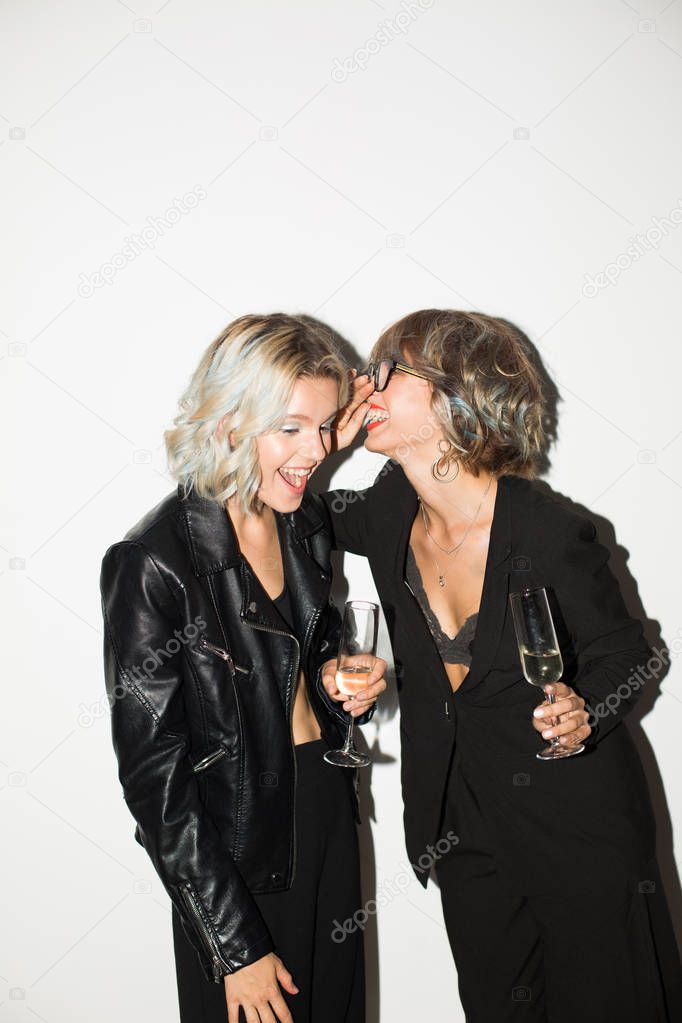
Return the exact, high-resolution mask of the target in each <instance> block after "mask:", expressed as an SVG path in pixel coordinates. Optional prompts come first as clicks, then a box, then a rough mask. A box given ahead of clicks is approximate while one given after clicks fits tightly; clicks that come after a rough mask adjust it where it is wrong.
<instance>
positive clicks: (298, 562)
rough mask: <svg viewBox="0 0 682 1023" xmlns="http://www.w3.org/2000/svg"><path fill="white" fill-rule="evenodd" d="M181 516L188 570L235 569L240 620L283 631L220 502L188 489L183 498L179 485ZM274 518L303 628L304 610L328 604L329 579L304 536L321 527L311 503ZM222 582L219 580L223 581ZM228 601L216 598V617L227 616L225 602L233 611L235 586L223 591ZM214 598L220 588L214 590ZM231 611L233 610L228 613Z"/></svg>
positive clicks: (211, 573)
mask: <svg viewBox="0 0 682 1023" xmlns="http://www.w3.org/2000/svg"><path fill="white" fill-rule="evenodd" d="M178 498H179V499H180V508H181V514H182V516H183V519H184V527H185V534H186V537H187V542H188V546H189V549H190V556H191V560H192V567H193V569H194V573H195V575H197V576H199V577H202V576H214V575H217V574H218V573H222V572H224V571H225V570H226V569H229V568H237V569H239V572H238V575H237V578H238V579H239V585H240V590H241V602H240V604H241V606H240V617H241V618H242V620H243V621H245V622H246V623H247V624H249V625H253V626H255V627H262V628H266V629H275V630H278V631H283V629H282V621H281V619H280V618H279V616H278V615H277V612H276V609H275V608H274V606H273V602H272V600H271V598H270V597H269V596H268V593H267V591H266V590H265V588H264V587H263V585H262V583H261V582H260V580H259V579H258V576H257V575H256V574H255V572H254V571H253V570H252V568H251V566H250V564H249V563H248V561H247V560H246V558H244V557H243V556H242V554H241V552H240V550H239V543H238V540H237V536H236V533H235V530H234V526H233V525H232V520H231V519H230V516H229V515H228V513H227V509H226V508H225V506H224V505H223V504H221V503H220V502H219V501H214V500H212V499H210V498H203V497H200V496H199V495H198V494H197V493H196V491H194V490H192V491H191V492H190V493H189V495H187V497H184V496H183V492H182V485H181V484H180V485H178ZM275 520H276V523H277V530H278V535H279V540H280V548H281V551H282V561H283V567H284V577H285V579H286V580H287V581H288V583H289V586H290V587H291V589H292V590H293V591H294V592H296V594H297V597H298V599H297V600H295V601H294V613H295V614H299V612H303V618H304V619H305V620H300V621H297V622H296V624H297V626H298V627H299V630H300V629H301V628H303V629H305V627H306V626H307V618H308V615H309V612H310V611H311V610H313V609H315V608H317V607H319V606H320V605H321V604H322V603H324V602H326V600H327V591H328V580H329V577H328V575H326V574H324V573H322V572H321V570H320V567H319V566H318V565H317V563H316V562H315V561H314V560H313V559H312V558H311V555H310V554H309V552H308V543H307V541H308V538H309V537H310V536H312V535H313V534H314V533H316V532H317V531H318V530H320V529H321V528H322V527H323V526H324V520H323V519H322V518H321V516H320V514H319V513H318V511H317V509H316V507H315V505H314V503H313V501H311V500H310V501H307V500H305V498H304V501H303V502H302V503H301V505H300V506H299V507H298V508H297V509H296V510H295V511H292V512H275ZM223 578H224V577H223ZM228 588H229V590H230V592H231V593H232V597H231V598H230V600H229V601H228V600H227V598H226V600H225V601H223V600H222V599H221V600H220V603H221V615H222V616H223V617H224V618H225V617H226V616H227V614H228V606H227V605H228V603H229V606H230V608H232V609H233V608H234V596H236V594H235V593H234V582H233V583H232V585H231V586H229V587H228ZM218 593H219V595H221V596H222V595H223V588H222V587H221V586H219V587H218ZM231 613H234V610H232V611H231Z"/></svg>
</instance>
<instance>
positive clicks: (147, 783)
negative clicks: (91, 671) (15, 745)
mask: <svg viewBox="0 0 682 1023" xmlns="http://www.w3.org/2000/svg"><path fill="white" fill-rule="evenodd" d="M100 590H101V595H102V612H103V617H104V670H105V680H106V689H107V696H108V699H109V704H110V706H111V728H112V740H113V745H114V752H115V754H116V758H117V761H118V776H119V780H120V782H121V785H122V787H123V796H124V799H125V801H126V804H127V806H128V808H129V810H130V812H131V813H132V815H133V817H134V818H135V820H136V821H137V828H136V837H137V835H139V839H138V840H139V841H140V842H141V844H142V845H143V847H144V849H145V850H146V852H147V853H148V855H149V857H150V859H151V861H152V863H153V865H154V869H155V870H156V873H157V874H158V876H159V878H160V880H161V882H162V883H163V885H164V888H165V889H166V891H167V893H168V895H169V897H170V899H171V901H172V903H173V904H174V906H175V907H176V909H177V911H178V913H179V914H180V918H181V920H182V923H183V928H184V930H185V931H186V933H187V934H188V937H190V936H192V937H193V939H194V940H193V942H192V943H193V944H194V946H195V948H196V950H197V952H198V953H199V958H200V961H201V965H202V968H203V970H204V973H205V975H206V977H207V978H210V979H211V980H213V981H215V982H216V983H222V976H223V975H224V974H229V973H233V972H234V971H235V970H238V969H239V968H240V967H242V966H246V965H248V964H250V963H252V962H254V961H255V960H257V959H259V958H260V957H261V956H263V955H265V954H266V953H268V952H270V951H272V950H273V949H274V945H273V941H272V938H271V935H270V933H269V931H268V929H267V927H266V924H265V922H264V920H263V918H262V916H261V913H260V911H259V909H258V907H257V905H256V903H255V901H254V899H253V897H252V895H251V893H250V892H249V890H248V888H247V886H246V884H245V882H244V880H243V878H242V876H241V874H240V873H239V870H238V868H237V867H236V865H235V863H234V860H233V859H232V857H231V855H230V852H229V850H228V848H226V846H225V844H224V843H223V842H222V840H221V836H220V834H219V832H218V830H217V828H216V826H215V824H214V823H213V821H212V820H211V818H210V816H209V815H208V814H207V813H206V812H205V810H204V806H203V803H202V800H201V798H200V795H199V790H198V779H197V777H196V775H195V774H194V772H193V769H192V763H191V761H190V759H189V757H188V752H189V751H190V737H189V734H188V727H187V721H186V717H185V713H184V700H183V650H184V646H183V644H182V643H180V642H179V640H178V638H177V637H178V636H180V635H181V626H182V620H181V615H180V611H179V605H178V604H177V602H176V598H175V596H174V593H173V592H172V591H171V589H170V588H169V585H168V583H167V582H166V580H165V577H164V576H163V575H162V572H161V570H160V568H159V567H158V565H157V563H156V561H155V560H154V559H153V557H152V556H151V555H150V554H149V553H148V552H147V551H146V550H145V549H144V548H143V547H142V546H141V545H140V544H138V543H135V542H132V541H122V542H120V543H117V544H114V545H113V546H112V547H110V548H109V549H108V550H107V552H106V554H105V555H104V558H103V561H102V570H101V576H100ZM176 648H178V649H177V650H176ZM209 964H210V965H209Z"/></svg>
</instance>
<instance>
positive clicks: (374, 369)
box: [365, 359, 429, 391]
mask: <svg viewBox="0 0 682 1023" xmlns="http://www.w3.org/2000/svg"><path fill="white" fill-rule="evenodd" d="M396 370H399V371H400V372H401V373H409V374H410V376H413V377H419V378H420V379H421V380H428V379H429V377H427V376H424V374H423V373H418V372H417V370H416V369H413V368H412V366H408V364H407V363H406V362H398V360H397V359H382V360H381V362H370V364H369V366H368V367H367V369H366V370H365V373H366V374H367V376H368V377H370V378H371V379H373V380H374V390H375V391H383V390H385V389H386V387H387V385H388V381H389V380H390V379H391V375H392V374H393V373H395V371H396Z"/></svg>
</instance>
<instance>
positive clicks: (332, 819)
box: [173, 739, 365, 1023]
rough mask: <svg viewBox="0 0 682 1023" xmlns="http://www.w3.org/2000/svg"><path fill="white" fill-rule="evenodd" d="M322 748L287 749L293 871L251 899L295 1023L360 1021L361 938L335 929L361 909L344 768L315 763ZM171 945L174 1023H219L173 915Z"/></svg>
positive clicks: (211, 990)
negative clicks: (291, 986) (292, 781)
mask: <svg viewBox="0 0 682 1023" xmlns="http://www.w3.org/2000/svg"><path fill="white" fill-rule="evenodd" d="M328 748H329V746H328V744H327V743H326V742H325V740H324V739H315V740H313V741H311V742H305V743H301V744H299V745H297V746H296V747H295V750H296V766H297V787H296V849H297V854H296V873H295V876H294V880H293V884H292V886H291V888H289V889H288V890H287V891H284V892H270V893H267V894H260V895H259V894H255V895H254V899H255V900H256V902H257V904H258V908H259V910H260V912H261V914H262V916H263V919H264V920H265V921H266V924H267V926H268V929H269V932H270V934H271V936H272V940H273V943H274V946H275V951H276V953H277V955H279V957H280V958H281V959H282V961H283V963H284V965H285V966H286V968H287V969H288V970H289V971H290V972H291V974H292V976H293V979H294V982H295V983H296V984H297V985H298V987H299V992H298V993H297V994H295V995H289V994H287V993H286V992H284V998H285V1001H286V1002H287V1005H288V1006H289V1009H290V1011H291V1013H292V1015H293V1017H294V1020H295V1023H364V1020H365V967H364V947H363V932H362V930H361V929H360V928H359V927H357V926H356V927H352V926H351V927H347V928H346V929H345V931H344V930H343V924H344V922H345V921H347V920H348V921H350V920H351V919H352V917H353V915H354V914H355V913H356V912H357V911H358V910H359V909H360V906H361V894H360V864H359V851H358V837H357V830H356V826H355V820H354V814H353V801H352V798H351V796H350V793H349V789H348V785H347V784H346V782H345V779H344V778H343V771H344V768H341V767H333V766H332V765H330V764H327V763H326V762H325V761H324V760H323V758H322V757H323V753H324V752H325V750H327V749H328ZM337 925H340V927H339V926H337ZM340 938H343V940H339V939H340ZM173 944H174V951H175V967H176V977H177V986H178V1001H179V1007H180V1019H181V1023H225V1021H226V1020H227V1018H228V1016H227V1006H226V996H225V987H224V983H223V984H221V985H217V984H213V983H211V982H210V981H209V980H208V979H207V978H206V977H205V976H204V973H203V970H202V969H201V965H200V962H199V959H198V957H197V955H196V953H195V951H194V949H193V948H192V946H191V944H189V943H188V941H187V938H186V936H185V934H184V931H183V929H182V925H181V922H180V918H179V916H178V915H177V913H176V911H175V909H173ZM228 985H229V979H228ZM244 1019H245V1017H244V1014H243V1011H240V1014H239V1021H240V1023H243V1021H244Z"/></svg>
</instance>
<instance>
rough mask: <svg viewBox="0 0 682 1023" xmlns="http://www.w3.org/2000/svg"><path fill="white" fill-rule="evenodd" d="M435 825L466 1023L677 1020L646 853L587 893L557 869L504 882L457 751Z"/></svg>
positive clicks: (663, 918) (666, 937)
mask: <svg viewBox="0 0 682 1023" xmlns="http://www.w3.org/2000/svg"><path fill="white" fill-rule="evenodd" d="M544 766H546V767H547V768H548V769H550V770H551V768H552V767H553V766H555V765H552V764H547V765H544ZM548 813H551V809H550V808H549V807H548ZM442 832H443V838H442V839H441V841H442V842H443V845H442V846H441V848H442V849H443V850H446V848H447V851H444V854H443V855H442V856H441V857H440V858H439V860H438V861H437V862H436V876H437V878H438V883H439V885H440V894H441V902H442V906H443V914H444V917H445V925H446V930H447V934H448V938H449V941H450V946H451V949H452V953H453V956H454V959H455V963H456V966H457V977H458V985H459V993H460V1000H461V1002H462V1006H463V1008H464V1011H465V1013H466V1018H467V1021H468V1023H507V1021H509V1023H512V1021H517V1020H518V1021H519V1023H521V1021H523V1023H549V1021H551V1023H576V1021H577V1020H580V1021H581V1023H582V1021H585V1023H612V1021H614V1020H618V1021H619V1023H677V1021H679V1020H682V986H681V980H682V978H681V974H680V969H679V959H678V958H677V955H676V945H675V938H674V933H673V927H672V922H671V919H670V915H669V911H668V907H667V903H666V897H665V893H664V891H663V887H662V882H661V877H660V873H659V869H658V866H657V864H656V861H655V860H652V861H651V862H650V863H649V864H648V865H647V866H646V868H645V871H644V874H645V876H644V877H642V878H641V879H637V878H634V879H629V880H626V881H621V880H620V879H619V878H615V879H614V882H613V883H612V884H610V885H604V886H601V887H600V888H599V889H596V890H595V891H593V892H591V893H590V894H589V896H581V895H579V894H578V895H576V894H575V893H574V892H573V878H572V877H571V875H570V873H569V874H567V875H565V876H564V877H563V878H560V880H561V882H562V885H561V887H562V889H563V890H562V892H561V893H558V894H554V893H552V894H546V895H542V894H534V895H523V894H519V893H515V892H513V891H512V890H510V887H509V885H508V884H506V883H505V881H504V880H503V878H502V876H501V873H500V871H499V870H498V862H497V854H496V852H495V839H494V833H493V830H492V829H491V827H490V822H489V821H487V820H486V817H485V813H484V812H483V810H482V808H481V805H480V803H479V802H478V800H477V798H476V787H475V784H473V783H472V781H471V779H469V778H468V777H467V776H466V773H465V771H464V769H463V767H462V764H461V762H460V761H459V760H458V759H457V758H455V760H454V763H453V767H452V771H451V774H450V778H449V782H448V789H447V794H446V805H445V811H444V822H443V829H442ZM448 833H449V834H450V839H449V840H448V841H447V844H446V843H445V836H446V835H447V834H448ZM453 834H454V835H455V836H456V838H457V841H453V840H452V836H453ZM533 855H534V853H533V848H532V845H529V847H528V857H529V859H530V860H531V861H532V860H533Z"/></svg>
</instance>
